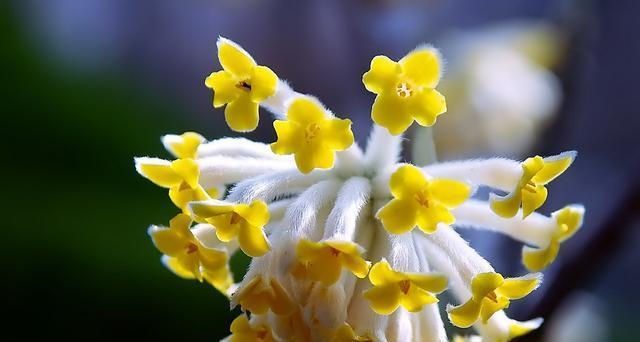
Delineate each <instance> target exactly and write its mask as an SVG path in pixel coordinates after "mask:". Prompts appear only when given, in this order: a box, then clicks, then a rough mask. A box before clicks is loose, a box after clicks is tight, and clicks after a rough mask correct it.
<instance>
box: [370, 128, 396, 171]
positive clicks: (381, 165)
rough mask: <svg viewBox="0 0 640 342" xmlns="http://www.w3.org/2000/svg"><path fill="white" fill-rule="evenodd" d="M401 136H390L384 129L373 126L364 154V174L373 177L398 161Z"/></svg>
mask: <svg viewBox="0 0 640 342" xmlns="http://www.w3.org/2000/svg"><path fill="white" fill-rule="evenodd" d="M401 152H402V135H391V134H390V133H389V131H387V129H386V128H383V127H380V126H378V125H374V126H373V129H372V130H371V135H370V136H369V142H368V143H367V149H366V152H365V154H364V165H365V169H366V172H367V173H369V174H371V175H374V174H375V173H377V172H378V171H379V170H382V169H385V168H386V167H388V166H389V165H393V164H395V163H397V162H398V161H399V160H400V153H401Z"/></svg>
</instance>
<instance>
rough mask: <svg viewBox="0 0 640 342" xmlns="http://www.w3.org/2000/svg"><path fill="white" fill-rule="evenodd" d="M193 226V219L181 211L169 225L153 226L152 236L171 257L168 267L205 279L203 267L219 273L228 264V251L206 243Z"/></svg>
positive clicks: (154, 241) (180, 272)
mask: <svg viewBox="0 0 640 342" xmlns="http://www.w3.org/2000/svg"><path fill="white" fill-rule="evenodd" d="M190 226H191V218H190V217H189V216H188V215H185V214H178V215H176V216H175V217H174V218H173V219H172V220H171V221H170V222H169V228H166V227H157V226H151V227H150V228H149V235H150V236H151V239H152V240H153V243H154V244H155V246H156V248H158V250H160V252H162V253H164V254H165V255H167V256H169V257H170V258H171V259H170V260H172V261H171V264H170V265H168V266H170V269H171V270H172V271H174V272H175V273H176V274H185V275H186V274H187V273H189V274H191V275H193V276H194V277H195V278H196V279H198V280H200V281H202V279H203V270H210V271H212V272H216V271H217V270H219V269H220V268H225V267H227V253H226V251H223V250H218V249H213V248H208V247H205V246H204V245H202V243H200V242H199V241H198V239H196V238H195V236H194V235H193V233H192V232H191V229H190Z"/></svg>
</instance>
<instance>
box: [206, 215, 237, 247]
mask: <svg viewBox="0 0 640 342" xmlns="http://www.w3.org/2000/svg"><path fill="white" fill-rule="evenodd" d="M231 215H232V214H224V215H219V216H214V217H211V218H209V219H207V222H209V223H210V224H211V225H212V226H214V227H216V237H217V238H218V239H219V240H220V241H222V242H229V241H231V240H233V239H235V238H236V237H237V236H238V234H239V233H240V223H235V224H231Z"/></svg>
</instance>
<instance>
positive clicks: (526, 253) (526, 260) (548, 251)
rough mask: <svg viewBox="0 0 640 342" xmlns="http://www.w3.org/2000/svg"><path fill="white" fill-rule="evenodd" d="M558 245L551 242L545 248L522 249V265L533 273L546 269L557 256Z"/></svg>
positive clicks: (555, 242) (554, 241)
mask: <svg viewBox="0 0 640 342" xmlns="http://www.w3.org/2000/svg"><path fill="white" fill-rule="evenodd" d="M559 250H560V243H559V242H558V241H557V240H552V241H551V243H550V244H549V246H547V248H540V249H538V248H531V247H528V246H524V247H523V248H522V263H523V264H524V266H525V267H526V268H527V269H528V270H529V271H533V272H537V271H542V270H543V269H545V268H547V267H548V266H549V265H550V264H551V263H552V262H553V261H554V260H555V259H556V256H558V251H559Z"/></svg>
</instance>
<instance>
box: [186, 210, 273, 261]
mask: <svg viewBox="0 0 640 342" xmlns="http://www.w3.org/2000/svg"><path fill="white" fill-rule="evenodd" d="M190 206H191V210H192V211H193V215H194V216H195V217H196V218H197V219H199V220H204V221H206V222H207V223H209V224H211V225H213V226H214V227H215V228H216V235H217V236H218V239H220V241H222V242H229V241H231V240H233V239H235V238H237V239H238V244H239V245H240V249H242V251H243V252H244V253H245V254H246V255H249V256H252V257H257V256H261V255H264V254H265V253H267V252H268V251H269V249H270V246H269V241H268V240H267V237H266V235H265V233H264V231H263V227H264V226H265V225H266V224H267V223H268V222H269V210H268V208H267V204H266V203H264V202H263V201H260V200H255V201H253V202H251V204H243V203H241V204H232V203H228V202H223V201H218V200H210V201H205V202H192V203H191V205H190Z"/></svg>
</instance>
